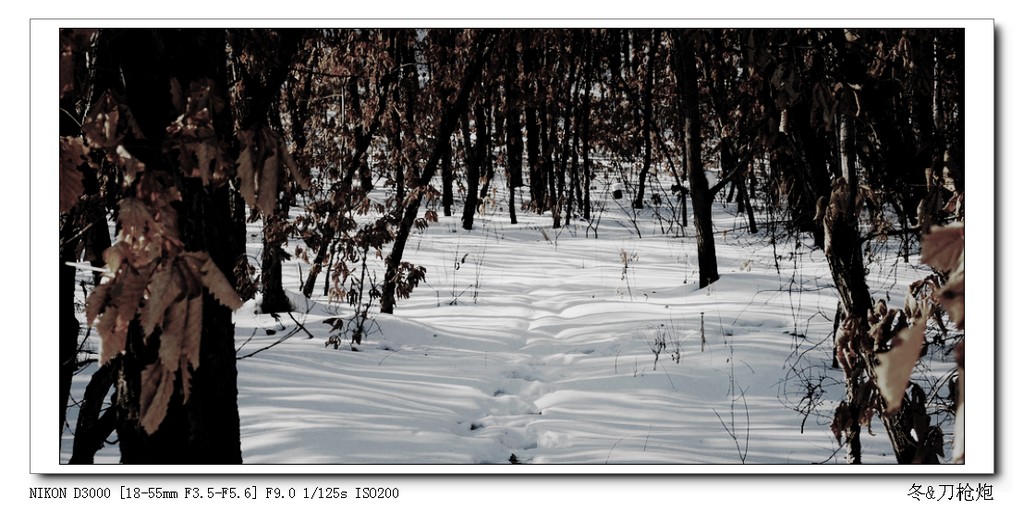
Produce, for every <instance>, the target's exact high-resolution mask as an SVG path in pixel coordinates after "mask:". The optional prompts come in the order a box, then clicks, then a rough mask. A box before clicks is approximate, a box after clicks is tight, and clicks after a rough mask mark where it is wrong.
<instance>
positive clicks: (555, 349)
mask: <svg viewBox="0 0 1024 511" xmlns="http://www.w3.org/2000/svg"><path fill="white" fill-rule="evenodd" d="M613 187H614V186H608V187H605V186H603V185H597V187H596V188H597V189H596V190H595V193H598V194H599V196H595V204H594V211H595V215H594V216H595V217H597V216H600V221H599V222H597V221H595V222H593V223H588V222H586V221H583V220H579V221H574V222H573V223H572V224H571V225H570V226H568V227H563V228H561V229H552V228H551V218H550V216H547V215H545V216H537V215H535V214H532V213H527V212H523V211H519V212H518V219H519V223H518V224H517V225H512V224H510V222H509V220H508V214H507V211H506V208H507V205H506V204H504V203H503V200H502V198H501V197H498V200H497V201H493V202H489V203H488V204H487V206H486V207H485V209H484V210H483V211H482V212H481V213H480V214H479V215H478V217H477V222H476V228H475V229H474V230H473V231H465V230H463V229H462V228H461V222H460V220H459V217H458V214H459V213H461V210H459V213H456V215H455V216H453V217H450V218H445V217H442V218H441V220H440V222H439V223H437V224H433V225H431V226H430V228H429V229H427V230H426V231H425V232H414V233H413V234H412V237H411V239H410V241H409V245H408V249H407V251H406V256H405V259H406V260H407V261H410V262H412V263H414V264H417V265H423V266H425V267H426V268H427V273H426V275H427V277H426V282H425V283H423V284H421V285H420V286H419V288H418V289H416V290H415V291H414V292H413V294H412V297H411V298H409V299H407V300H402V301H399V303H398V306H397V308H396V311H395V314H394V315H393V316H390V315H381V314H374V315H373V320H374V323H373V325H372V327H371V329H370V333H369V335H368V338H367V339H365V340H364V341H363V342H362V344H361V345H359V346H356V348H357V349H358V351H353V350H351V349H349V348H350V345H349V343H348V341H347V340H346V341H344V342H343V343H342V344H341V349H333V348H332V347H326V346H325V343H326V342H327V341H328V339H329V338H330V336H331V335H332V332H330V331H329V330H330V326H329V325H328V324H325V323H324V320H325V319H328V318H332V317H336V316H342V317H345V318H347V317H349V316H351V314H352V309H351V307H349V306H347V305H345V304H340V303H330V302H328V301H327V300H326V299H323V298H316V297H315V298H314V300H312V301H309V300H306V299H305V297H303V296H302V295H301V294H300V293H298V289H299V279H300V277H301V276H302V275H304V274H305V270H306V269H305V268H304V267H302V266H301V265H299V264H298V263H296V262H295V260H294V259H293V260H292V261H290V262H287V263H285V267H284V278H285V286H286V289H287V290H289V293H290V297H291V299H292V301H293V303H294V304H295V306H296V309H297V310H296V312H294V313H293V314H292V316H288V315H286V314H282V315H280V316H279V317H278V318H277V319H275V318H273V317H271V316H269V315H262V314H258V313H257V312H256V310H257V308H256V303H255V301H250V302H247V303H246V304H245V306H244V307H243V308H242V309H240V310H239V311H237V312H236V314H235V322H236V338H237V339H236V345H237V347H238V355H239V357H244V358H241V359H240V360H239V361H238V371H239V377H238V388H239V411H240V414H241V421H242V451H243V458H244V461H245V463H247V464H264V465H278V464H287V465H318V466H319V468H325V467H326V468H328V469H329V468H331V467H334V468H337V469H340V470H344V469H345V466H346V465H356V466H360V465H365V464H371V465H391V464H401V465H410V466H411V467H410V469H412V470H419V468H418V467H420V466H424V465H463V467H462V468H461V471H463V472H465V471H472V470H473V469H472V468H466V467H465V466H464V465H483V464H488V465H490V464H505V465H508V464H511V463H520V464H532V465H538V464H539V465H563V464H568V465H585V466H590V465H604V464H619V465H622V464H628V465H644V466H651V465H667V466H674V467H676V468H679V469H680V470H689V471H697V472H700V471H702V470H704V469H706V468H709V467H712V466H718V465H738V464H750V465H765V464H772V465H805V466H806V465H811V464H844V463H845V460H844V455H845V449H844V448H843V446H842V445H841V444H840V443H839V442H837V440H836V438H835V437H834V435H833V434H832V432H831V431H830V428H829V424H830V422H831V414H832V410H833V409H834V407H835V404H836V403H837V402H838V400H840V399H841V398H842V395H843V391H844V388H843V384H842V374H841V370H839V369H832V368H831V346H832V344H831V341H832V338H831V331H832V324H833V321H832V320H833V316H834V314H835V309H836V292H835V290H834V287H833V285H832V279H831V277H830V275H829V271H828V265H827V263H826V262H825V258H824V254H823V253H822V252H821V251H820V250H817V251H814V250H811V249H810V248H808V246H807V245H806V243H807V242H808V241H809V240H808V239H806V238H793V237H787V236H785V235H783V234H782V231H781V228H779V230H778V234H779V236H778V238H777V240H776V242H775V243H773V242H772V236H771V234H770V233H771V230H772V228H773V224H770V223H767V222H769V221H771V220H780V219H779V218H776V217H773V216H770V215H767V213H766V212H765V211H764V210H762V211H760V212H759V216H758V220H759V222H760V223H761V225H760V227H761V230H760V231H759V232H758V233H757V234H750V233H748V231H747V226H746V217H745V215H738V214H737V213H736V210H735V205H733V204H729V205H726V204H723V203H722V202H721V201H720V202H718V203H716V205H715V228H716V232H717V235H716V236H715V244H716V250H717V255H718V267H719V271H720V273H721V279H720V280H719V281H718V282H716V283H714V284H713V285H712V286H710V287H708V288H705V289H699V288H698V286H697V274H698V268H697V257H696V254H697V247H696V241H695V238H694V236H693V227H692V226H691V227H687V228H685V229H684V230H683V235H682V236H678V234H679V231H678V226H675V227H676V229H675V230H673V229H667V228H668V227H669V223H668V222H667V220H666V217H667V216H670V212H669V210H668V207H667V205H665V204H662V205H661V206H660V207H654V205H653V204H648V206H647V207H646V208H645V209H643V210H639V211H636V212H634V211H633V210H632V209H631V208H629V195H628V193H627V195H626V198H623V199H620V200H615V199H613V198H612V197H611V196H610V194H607V195H606V194H605V192H604V191H602V190H605V191H607V190H608V189H610V188H613ZM496 188H499V187H498V186H496ZM652 188H653V187H652ZM690 211H692V209H691V210H690ZM779 214H781V213H779ZM634 215H635V216H634ZM588 227H591V228H588ZM665 231H673V232H667V233H666V232H665ZM251 232H253V233H257V232H259V231H258V228H257V227H256V226H253V227H252V231H251ZM595 233H596V236H595ZM252 241H253V243H251V245H250V255H251V256H253V257H254V258H256V259H255V260H258V253H259V250H260V249H261V246H260V244H259V242H258V239H255V238H253V240H252ZM897 246H898V245H897V240H893V241H892V244H891V245H887V246H883V247H880V248H879V249H878V250H877V259H876V260H874V261H873V262H871V263H870V270H871V273H870V275H869V284H870V286H871V289H872V291H873V293H874V295H875V297H876V298H886V299H888V301H889V302H890V303H893V304H902V302H903V293H904V292H905V289H906V286H907V284H908V283H909V282H911V281H912V280H914V279H916V278H919V277H920V276H922V275H924V274H925V269H924V268H923V267H922V266H920V265H919V264H917V259H918V258H917V257H916V256H915V255H912V256H911V257H910V263H909V264H906V263H903V262H902V260H901V258H899V257H898V254H897V252H898V250H897ZM293 248H294V247H293ZM382 273H383V272H381V274H382ZM321 290H322V285H321V286H318V290H317V291H318V292H320V291H321ZM297 323H298V324H301V325H302V326H303V327H304V328H305V330H306V331H308V332H310V333H311V334H312V336H313V337H312V338H310V337H309V335H308V334H307V333H306V331H304V330H302V329H299V328H298V327H297ZM334 333H336V332H334ZM275 343H277V344H276V345H274V346H272V347H270V346H271V345H272V344H275ZM268 347H269V348H268ZM262 348H268V349H265V350H263V351H259V352H258V353H257V351H258V350H261V349H262ZM921 368H922V369H925V370H926V372H925V373H923V374H921V375H919V377H921V378H926V379H927V381H928V382H929V385H931V384H932V383H934V382H935V381H941V380H943V379H944V378H947V377H948V376H949V372H950V371H951V370H952V368H953V366H952V363H951V357H950V358H948V359H943V357H941V356H939V357H938V358H937V359H934V360H932V361H928V362H926V363H925V364H924V365H922V366H921ZM87 378H88V374H82V375H80V377H79V378H77V379H76V381H75V385H74V389H73V393H74V394H73V395H74V396H81V395H82V392H83V390H84V387H85V384H86V383H87ZM926 390H929V388H928V387H926ZM941 392H945V391H944V390H942V391H941ZM939 417H941V418H944V419H946V420H951V417H949V416H939ZM74 420H75V410H74V409H72V411H71V413H70V415H69V422H70V423H71V424H74ZM943 429H944V431H946V433H947V443H948V442H950V441H951V435H950V433H951V432H952V425H951V423H948V424H945V425H944V427H943ZM872 432H873V434H871V435H868V434H865V435H864V437H865V438H864V442H865V443H864V461H865V463H869V464H891V463H894V460H893V457H892V453H891V448H890V446H889V442H888V439H887V437H886V436H885V433H884V430H883V429H882V427H881V424H880V423H879V422H878V420H877V419H876V420H875V421H874V423H873V424H872ZM71 442H72V437H71V434H70V432H69V431H66V432H65V435H64V440H63V442H62V446H61V462H62V463H63V462H66V460H67V459H68V458H69V457H70V452H71ZM947 452H948V450H947ZM117 461H118V452H117V448H116V446H111V447H107V448H105V449H104V450H102V451H100V453H99V454H98V456H97V462H98V463H117Z"/></svg>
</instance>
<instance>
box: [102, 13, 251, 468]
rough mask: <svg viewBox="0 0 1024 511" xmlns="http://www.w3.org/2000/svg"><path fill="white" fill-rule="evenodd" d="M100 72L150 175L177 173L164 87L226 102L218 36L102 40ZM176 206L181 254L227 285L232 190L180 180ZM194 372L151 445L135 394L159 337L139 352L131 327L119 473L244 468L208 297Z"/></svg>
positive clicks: (225, 334) (140, 34)
mask: <svg viewBox="0 0 1024 511" xmlns="http://www.w3.org/2000/svg"><path fill="white" fill-rule="evenodd" d="M100 37H101V40H102V44H101V48H100V53H99V55H98V57H97V68H98V69H104V70H108V72H109V73H110V74H103V73H98V76H97V82H98V84H100V85H101V87H98V89H99V90H103V89H106V88H108V87H112V88H120V87H121V86H122V85H123V87H124V89H123V90H124V91H125V96H124V97H125V101H126V104H127V106H128V107H129V108H130V109H131V111H132V114H133V115H134V117H135V119H136V121H137V123H138V125H139V126H140V128H141V130H142V132H143V134H144V135H145V139H139V140H134V141H131V142H129V143H128V146H129V150H130V151H132V154H133V155H134V156H136V157H137V158H139V159H140V160H141V161H142V162H143V163H145V164H146V167H147V168H171V169H175V168H177V158H165V156H164V149H165V148H164V144H163V142H164V139H165V134H166V127H167V126H168V125H169V124H170V123H171V122H172V121H173V120H174V117H175V114H174V111H173V109H172V108H170V105H171V104H172V103H171V97H170V90H169V87H168V84H169V83H170V81H171V77H175V78H177V80H178V81H179V83H181V85H182V88H183V90H188V86H189V84H190V83H191V82H192V81H193V80H196V79H200V78H210V79H213V80H214V81H215V83H216V84H217V85H218V86H219V87H220V89H219V90H218V91H217V93H218V94H220V95H221V97H226V83H227V78H226V73H225V59H224V49H225V45H226V39H225V34H224V32H223V31H216V30H123V31H122V30H110V31H104V32H101V36H100ZM217 129H218V133H221V136H222V137H223V136H225V134H227V133H232V132H233V131H232V127H231V119H230V117H227V118H222V119H218V124H217ZM181 186H182V188H181V192H182V201H181V202H180V203H179V204H177V208H178V212H179V213H178V214H179V226H180V228H181V239H182V241H183V242H184V243H185V249H186V250H203V251H206V252H208V253H209V254H210V257H211V259H212V260H213V262H214V263H215V264H216V265H217V266H218V267H219V268H220V270H221V272H222V273H223V274H224V275H225V276H226V277H227V278H228V279H229V281H231V283H232V284H233V283H234V282H233V273H232V269H233V267H234V264H235V263H236V262H237V260H238V258H239V257H241V256H242V255H243V254H244V241H245V240H244V231H240V230H239V229H238V225H237V224H236V223H235V222H234V221H233V216H232V211H231V205H232V200H231V195H232V194H233V193H234V192H233V191H232V190H230V189H229V188H228V187H224V186H222V187H219V188H216V189H210V188H207V187H204V186H203V185H202V184H201V183H200V182H199V180H198V179H194V178H183V179H182V185H181ZM203 313H204V314H203V327H202V336H201V342H200V352H201V354H200V365H199V367H198V368H197V369H196V370H195V371H194V372H193V373H192V387H191V396H190V399H189V401H188V402H185V403H183V401H184V400H183V398H182V389H181V381H182V379H181V377H180V376H179V377H178V378H177V380H176V381H177V382H178V383H176V387H175V390H174V395H172V397H171V400H170V405H169V409H168V413H167V416H166V418H165V420H164V422H163V423H162V424H161V425H160V427H159V429H157V430H156V432H155V433H154V434H152V435H148V434H146V432H145V431H144V430H143V428H142V427H141V425H140V423H139V401H138V391H139V388H140V374H141V370H142V368H143V367H145V366H146V365H147V364H149V363H151V362H152V361H153V360H155V359H156V355H157V350H158V349H159V337H158V334H157V333H154V335H153V336H151V338H150V339H146V340H145V342H144V340H143V338H142V332H141V328H140V327H139V325H138V322H137V321H133V322H132V323H131V325H130V326H129V335H128V341H127V343H126V352H125V353H124V354H123V355H121V356H120V357H119V360H120V362H119V367H118V371H117V373H118V374H117V380H118V382H119V383H118V385H117V388H118V389H119V392H118V394H117V398H116V400H115V411H116V412H115V413H116V420H115V422H116V425H117V427H116V430H117V433H118V439H119V443H120V447H121V459H122V462H124V463H220V464H223V463H240V462H241V461H242V457H241V443H240V431H239V416H238V404H237V370H236V367H235V356H234V355H235V354H234V325H233V324H232V322H231V311H230V309H228V308H227V307H225V306H223V305H221V304H220V303H219V302H217V301H216V300H214V299H213V298H212V297H211V296H209V295H208V294H207V295H206V296H205V297H204V299H203Z"/></svg>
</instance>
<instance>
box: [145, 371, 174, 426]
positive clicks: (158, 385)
mask: <svg viewBox="0 0 1024 511" xmlns="http://www.w3.org/2000/svg"><path fill="white" fill-rule="evenodd" d="M141 379H142V381H141V384H142V387H141V391H140V392H139V423H140V424H141V425H142V428H143V429H145V430H146V433H148V434H150V435H152V434H153V433H156V430H157V429H158V428H159V427H160V424H161V423H163V421H164V417H166V416H167V405H168V404H169V403H170V401H171V394H172V393H173V392H174V379H175V378H174V373H173V372H172V371H168V370H167V368H165V367H163V366H162V365H160V364H150V365H148V366H146V368H145V369H143V370H142V378H141Z"/></svg>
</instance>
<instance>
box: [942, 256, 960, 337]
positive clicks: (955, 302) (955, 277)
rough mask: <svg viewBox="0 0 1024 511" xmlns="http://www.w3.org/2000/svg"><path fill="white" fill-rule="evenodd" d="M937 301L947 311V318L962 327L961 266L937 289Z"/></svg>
mask: <svg viewBox="0 0 1024 511" xmlns="http://www.w3.org/2000/svg"><path fill="white" fill-rule="evenodd" d="M938 302H939V303H940V304H942V307H943V308H944V309H946V312H947V313H949V319H950V320H952V321H953V322H954V323H956V327H957V328H959V329H960V330H963V329H964V271H963V268H961V269H959V270H958V271H956V272H955V273H953V274H952V275H950V276H949V281H948V282H947V283H946V285H945V286H942V289H939V293H938Z"/></svg>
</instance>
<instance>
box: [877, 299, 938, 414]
mask: <svg viewBox="0 0 1024 511" xmlns="http://www.w3.org/2000/svg"><path fill="white" fill-rule="evenodd" d="M927 317H928V315H927V310H926V311H925V314H924V316H922V317H921V318H918V319H917V320H916V321H914V322H913V324H912V325H911V326H910V327H908V328H904V329H902V330H900V331H899V332H897V333H896V336H895V338H894V339H893V341H892V349H890V350H889V351H887V352H885V353H879V354H877V357H878V361H879V365H878V366H877V367H876V368H875V374H876V375H877V376H878V381H877V384H878V390H879V392H881V393H882V397H883V398H884V399H885V413H894V412H896V411H897V410H899V409H900V406H901V404H902V403H903V395H904V393H905V392H906V390H907V383H908V382H910V375H911V374H912V373H913V372H914V366H915V365H916V364H917V359H918V358H919V357H920V355H921V346H922V345H924V332H925V327H926V326H927V321H926V318H927Z"/></svg>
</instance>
